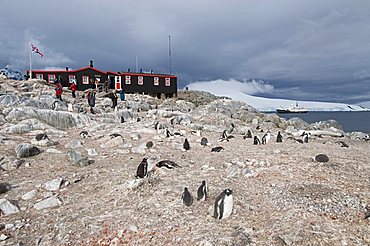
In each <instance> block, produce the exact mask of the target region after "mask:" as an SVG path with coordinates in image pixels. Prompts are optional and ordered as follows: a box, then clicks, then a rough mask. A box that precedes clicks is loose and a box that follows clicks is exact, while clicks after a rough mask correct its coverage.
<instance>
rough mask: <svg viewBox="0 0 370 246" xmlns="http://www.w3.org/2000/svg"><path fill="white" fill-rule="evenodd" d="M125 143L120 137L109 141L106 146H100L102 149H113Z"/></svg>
mask: <svg viewBox="0 0 370 246" xmlns="http://www.w3.org/2000/svg"><path fill="white" fill-rule="evenodd" d="M123 143H124V140H123V138H122V137H120V136H118V137H115V138H113V139H110V140H108V141H107V142H105V143H104V144H102V145H100V147H102V148H112V147H117V146H120V145H122V144H123Z"/></svg>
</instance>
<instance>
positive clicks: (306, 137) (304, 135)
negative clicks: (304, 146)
mask: <svg viewBox="0 0 370 246" xmlns="http://www.w3.org/2000/svg"><path fill="white" fill-rule="evenodd" d="M301 136H302V141H303V143H308V136H309V133H307V132H303V133H302V135H301Z"/></svg>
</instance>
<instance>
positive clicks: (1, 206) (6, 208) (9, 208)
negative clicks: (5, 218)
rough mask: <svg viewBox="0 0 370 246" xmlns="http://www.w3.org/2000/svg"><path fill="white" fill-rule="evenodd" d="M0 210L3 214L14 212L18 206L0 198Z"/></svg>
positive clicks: (17, 209) (17, 210)
mask: <svg viewBox="0 0 370 246" xmlns="http://www.w3.org/2000/svg"><path fill="white" fill-rule="evenodd" d="M0 210H1V211H2V212H3V213H4V214H5V215H9V214H15V213H18V212H19V208H18V206H16V205H14V204H13V203H12V202H10V201H8V200H7V199H5V198H3V199H0Z"/></svg>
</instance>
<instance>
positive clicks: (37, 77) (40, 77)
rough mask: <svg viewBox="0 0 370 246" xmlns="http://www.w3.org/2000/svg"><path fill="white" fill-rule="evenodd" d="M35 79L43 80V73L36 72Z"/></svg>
mask: <svg viewBox="0 0 370 246" xmlns="http://www.w3.org/2000/svg"><path fill="white" fill-rule="evenodd" d="M36 79H38V80H43V79H44V75H43V74H42V73H36Z"/></svg>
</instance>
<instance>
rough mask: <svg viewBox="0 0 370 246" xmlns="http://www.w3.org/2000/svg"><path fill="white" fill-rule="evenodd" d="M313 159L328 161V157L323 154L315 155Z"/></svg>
mask: <svg viewBox="0 0 370 246" xmlns="http://www.w3.org/2000/svg"><path fill="white" fill-rule="evenodd" d="M315 161H317V162H328V161H329V157H328V156H327V155H325V154H318V155H317V156H316V157H315Z"/></svg>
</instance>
